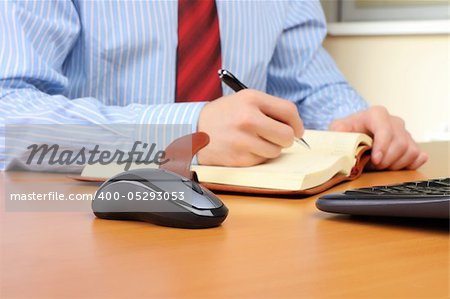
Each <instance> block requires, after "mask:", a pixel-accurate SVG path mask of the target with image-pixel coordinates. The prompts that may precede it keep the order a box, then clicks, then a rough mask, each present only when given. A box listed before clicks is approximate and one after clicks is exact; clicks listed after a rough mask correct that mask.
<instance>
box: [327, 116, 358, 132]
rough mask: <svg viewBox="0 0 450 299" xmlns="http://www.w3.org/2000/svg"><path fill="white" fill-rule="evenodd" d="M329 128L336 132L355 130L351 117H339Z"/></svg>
mask: <svg viewBox="0 0 450 299" xmlns="http://www.w3.org/2000/svg"><path fill="white" fill-rule="evenodd" d="M329 129H330V131H335V132H353V126H352V121H351V119H350V118H343V119H337V120H335V121H333V122H332V123H331V124H330V126H329Z"/></svg>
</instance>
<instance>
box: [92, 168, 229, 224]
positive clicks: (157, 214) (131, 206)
mask: <svg viewBox="0 0 450 299" xmlns="http://www.w3.org/2000/svg"><path fill="white" fill-rule="evenodd" d="M92 210H93V211H94V214H95V215H96V216H97V217H99V218H103V219H114V220H139V221H146V222H150V223H154V224H158V225H163V226H171V227H180V228H207V227H214V226H218V225H220V224H221V223H222V222H223V221H224V220H225V218H226V217H227V215H228V208H227V207H226V206H225V205H224V204H223V203H222V201H220V199H219V198H217V197H216V196H215V195H214V194H213V193H212V192H211V191H209V190H208V189H206V188H204V187H202V186H200V184H198V183H197V182H195V181H194V180H190V179H188V178H185V177H183V176H180V175H178V174H176V173H174V172H171V171H168V170H163V169H136V170H131V171H126V172H123V173H120V174H118V175H116V176H114V177H112V178H111V179H109V180H108V181H106V182H105V183H103V184H102V185H101V186H100V188H99V189H98V190H97V192H96V194H95V197H94V200H93V202H92Z"/></svg>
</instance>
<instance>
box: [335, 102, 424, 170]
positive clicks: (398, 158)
mask: <svg viewBox="0 0 450 299" xmlns="http://www.w3.org/2000/svg"><path fill="white" fill-rule="evenodd" d="M330 130H332V131H343V132H360V133H366V134H368V135H370V136H372V137H373V139H374V143H373V149H372V157H371V162H372V166H373V168H375V169H391V170H399V169H403V168H406V169H417V168H419V167H420V166H421V165H422V164H424V163H425V162H426V161H427V160H428V156H427V154H426V153H424V152H421V151H420V149H419V148H418V146H417V144H416V143H415V142H414V140H413V139H412V138H411V135H410V134H409V133H408V131H406V129H405V123H404V121H403V120H402V119H401V118H399V117H396V116H392V115H390V114H389V113H388V111H387V110H386V108H384V107H381V106H374V107H371V108H369V109H367V110H365V111H362V112H358V113H355V114H353V115H350V116H348V117H346V118H342V119H338V120H335V121H334V122H333V123H331V125H330Z"/></svg>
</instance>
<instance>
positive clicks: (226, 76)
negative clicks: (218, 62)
mask: <svg viewBox="0 0 450 299" xmlns="http://www.w3.org/2000/svg"><path fill="white" fill-rule="evenodd" d="M218 73H219V78H220V80H222V82H223V83H225V84H226V85H228V87H230V88H231V89H233V90H234V91H235V92H238V91H239V90H242V89H247V86H245V85H244V83H242V82H241V81H239V80H238V78H236V77H235V76H234V75H233V74H232V73H230V72H229V71H227V70H224V69H220V70H219V71H218ZM294 141H295V142H297V143H301V144H303V145H304V146H306V147H307V148H309V149H311V147H310V146H309V144H308V143H306V141H305V140H304V139H303V138H297V137H294Z"/></svg>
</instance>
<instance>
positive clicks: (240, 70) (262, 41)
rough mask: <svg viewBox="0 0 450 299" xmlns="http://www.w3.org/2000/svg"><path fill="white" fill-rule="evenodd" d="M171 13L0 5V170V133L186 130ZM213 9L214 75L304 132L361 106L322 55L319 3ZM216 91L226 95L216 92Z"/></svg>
mask: <svg viewBox="0 0 450 299" xmlns="http://www.w3.org/2000/svg"><path fill="white" fill-rule="evenodd" d="M177 7H178V6H177V2H176V1H163V0H160V1H131V0H125V1H100V0H98V1H84V0H72V1H69V0H59V1H44V0H43V1H12V0H7V1H0V45H1V46H0V118H1V119H2V123H3V126H2V128H1V129H0V130H1V132H0V133H1V138H2V140H1V141H2V142H1V144H2V145H3V147H2V149H3V150H2V154H1V156H0V167H1V168H2V169H3V168H5V167H6V166H8V165H5V164H8V163H9V162H8V161H6V160H5V155H4V147H5V124H7V123H8V124H9V123H12V124H23V125H26V124H79V125H91V124H92V125H98V126H100V127H101V128H103V129H99V130H100V131H99V132H96V133H95V134H96V135H97V136H99V135H101V134H106V135H108V134H112V136H113V135H114V134H115V133H111V131H108V129H107V128H104V126H105V125H108V124H185V125H188V127H189V130H190V131H195V130H196V126H197V120H198V117H199V113H200V111H201V109H202V107H203V106H204V105H205V103H204V102H198V103H175V99H174V95H175V79H176V49H177ZM217 10H218V16H219V25H220V36H221V47H222V64H223V68H226V69H228V70H230V71H232V72H233V73H234V74H235V75H236V76H237V77H238V78H240V79H241V80H242V82H245V83H246V85H248V86H249V87H250V88H254V89H258V90H262V91H266V92H267V93H269V94H272V95H275V96H278V97H282V98H285V99H289V100H292V101H294V102H295V103H296V104H297V107H298V110H299V113H300V116H301V117H302V119H303V122H304V124H305V127H306V128H314V129H326V128H327V126H328V124H329V123H330V122H331V121H332V120H333V119H335V118H339V117H344V116H347V115H349V114H351V113H354V112H356V111H359V110H362V109H365V108H366V107H367V104H366V102H364V100H363V99H362V98H361V97H360V96H359V95H358V94H357V93H356V92H355V90H354V89H352V88H351V87H350V86H349V85H348V83H347V82H346V80H345V79H344V78H343V76H342V74H341V73H340V72H339V70H338V69H337V67H336V65H335V64H334V62H333V60H332V59H331V58H330V56H329V55H328V54H327V52H326V51H325V50H324V49H323V47H322V41H323V39H324V37H325V35H326V26H325V19H324V15H323V12H322V9H321V7H320V4H319V1H311V0H305V1H302V0H297V1H281V0H274V1H250V0H249V1H244V0H239V1H230V0H224V1H220V0H217ZM223 93H224V95H226V94H230V93H232V90H230V89H229V88H228V87H226V86H223ZM101 130H105V132H102V131H101ZM106 131H107V132H106ZM172 131H173V130H172ZM141 133H142V134H143V135H142V136H140V137H145V138H142V139H146V140H148V139H150V140H151V139H152V138H153V137H154V136H153V135H154V134H153V133H152V132H141ZM166 133H167V132H166ZM169 133H170V132H169ZM171 137H173V136H168V137H167V138H166V139H165V141H166V142H169V141H170V140H171V139H172V138H171Z"/></svg>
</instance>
